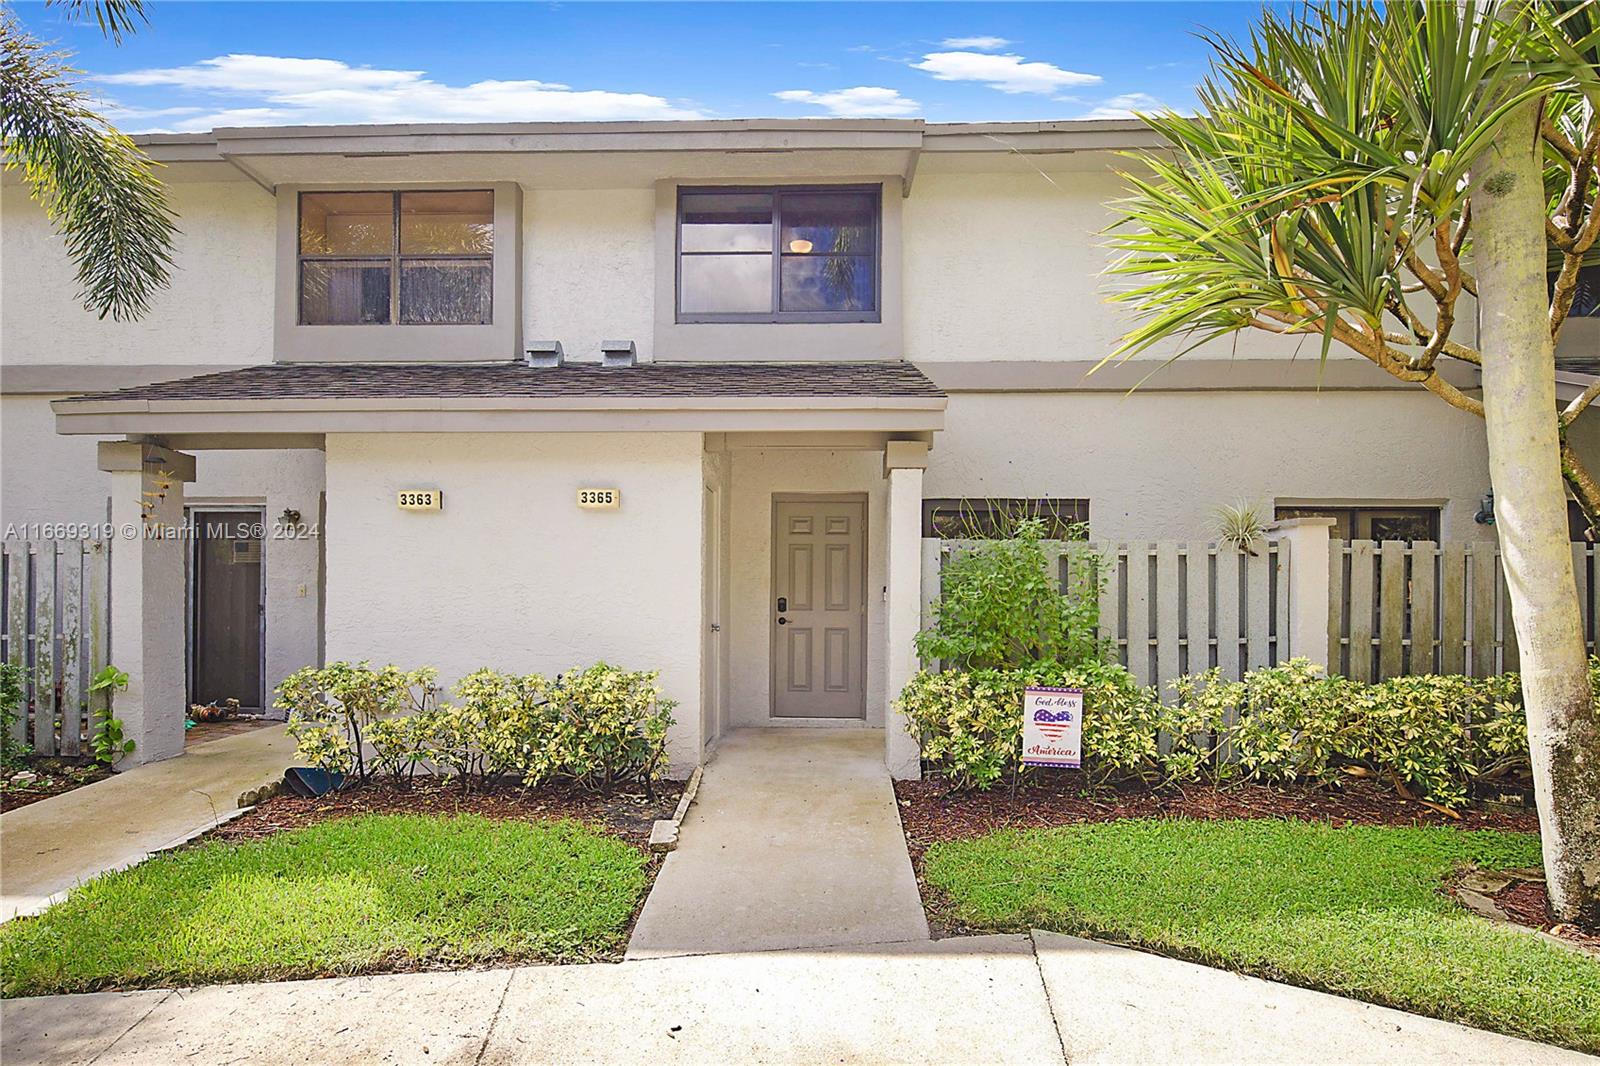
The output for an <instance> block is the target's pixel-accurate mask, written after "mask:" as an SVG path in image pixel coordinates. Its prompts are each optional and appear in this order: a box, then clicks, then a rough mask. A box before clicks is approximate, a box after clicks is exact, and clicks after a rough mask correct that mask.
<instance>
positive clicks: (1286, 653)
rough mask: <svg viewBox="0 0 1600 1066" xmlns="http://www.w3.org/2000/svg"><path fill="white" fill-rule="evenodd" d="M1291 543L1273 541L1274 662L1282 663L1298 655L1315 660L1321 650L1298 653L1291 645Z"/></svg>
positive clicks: (1292, 561)
mask: <svg viewBox="0 0 1600 1066" xmlns="http://www.w3.org/2000/svg"><path fill="white" fill-rule="evenodd" d="M1289 554H1290V553H1289V542H1288V541H1286V540H1279V541H1273V543H1272V586H1273V589H1274V592H1273V605H1272V610H1273V614H1272V661H1273V662H1282V661H1284V660H1285V659H1289V658H1293V657H1294V656H1296V655H1307V656H1308V657H1310V658H1315V657H1316V653H1317V652H1320V651H1321V650H1322V649H1321V648H1316V649H1313V650H1308V651H1306V652H1297V651H1295V650H1294V648H1293V647H1291V646H1290V644H1289V634H1290V632H1291V630H1292V628H1293V627H1291V626H1290V625H1289V608H1290V604H1289V567H1290V566H1291V565H1293V563H1294V560H1293V559H1291V558H1289Z"/></svg>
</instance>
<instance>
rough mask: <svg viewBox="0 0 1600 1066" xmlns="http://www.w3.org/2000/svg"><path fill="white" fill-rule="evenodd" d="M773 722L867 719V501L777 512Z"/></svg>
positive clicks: (796, 502) (806, 503) (835, 500)
mask: <svg viewBox="0 0 1600 1066" xmlns="http://www.w3.org/2000/svg"><path fill="white" fill-rule="evenodd" d="M772 519H773V528H772V564H773V573H772V597H773V598H772V603H771V604H769V606H770V607H771V608H772V716H773V717H774V718H864V717H865V716H866V710H867V699H866V695H867V693H866V645H867V641H866V635H867V633H866V630H867V611H866V585H867V569H866V556H867V504H866V499H865V498H864V497H821V498H815V499H777V500H774V501H773V505H772Z"/></svg>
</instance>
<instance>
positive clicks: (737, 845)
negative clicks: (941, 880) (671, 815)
mask: <svg viewBox="0 0 1600 1066" xmlns="http://www.w3.org/2000/svg"><path fill="white" fill-rule="evenodd" d="M927 939H928V923H927V920H926V919H925V918H924V917H923V912H922V898H921V896H920V895H919V894H918V892H917V879H916V875H915V874H914V873H913V872H912V870H911V858H910V856H909V855H907V853H906V840H905V834H904V833H903V831H902V830H901V828H900V812H899V808H897V807H896V806H895V801H894V788H893V787H892V786H891V784H890V782H889V772H888V771H887V770H886V769H884V765H883V731H882V730H878V729H822V728H818V729H805V728H793V729H741V730H737V731H735V732H734V733H732V734H730V735H729V736H728V737H727V739H726V740H724V741H723V743H722V744H721V745H720V746H719V747H718V748H717V753H716V757H715V758H714V759H712V761H711V763H710V764H709V765H708V766H707V767H706V771H705V777H704V779H703V780H702V781H701V784H700V793H699V797H698V799H696V801H695V805H694V806H693V807H691V808H689V814H688V817H686V818H685V819H684V822H683V828H682V830H681V831H680V834H679V838H678V849H677V850H676V851H674V852H672V853H671V854H669V855H668V856H667V860H666V862H665V863H663V864H662V867H661V872H660V874H659V875H658V876H657V877H656V882H655V885H654V887H653V888H652V889H651V890H650V898H649V899H648V900H646V901H645V905H644V910H643V911H642V912H641V913H640V915H639V921H638V924H637V925H635V926H634V930H633V939H632V940H631V941H629V943H628V958H630V959H640V958H660V957H664V956H669V955H694V954H707V953H712V952H730V951H773V950H779V949H784V948H809V947H837V946H840V945H847V944H886V943H891V942H895V941H912V940H922V941H925V940H927Z"/></svg>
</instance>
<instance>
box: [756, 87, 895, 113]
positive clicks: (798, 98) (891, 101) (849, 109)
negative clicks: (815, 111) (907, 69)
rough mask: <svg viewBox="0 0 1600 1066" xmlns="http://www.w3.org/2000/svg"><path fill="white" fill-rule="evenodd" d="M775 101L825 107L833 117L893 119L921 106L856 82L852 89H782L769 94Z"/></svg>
mask: <svg viewBox="0 0 1600 1066" xmlns="http://www.w3.org/2000/svg"><path fill="white" fill-rule="evenodd" d="M772 95H773V96H776V97H777V98H778V99H779V100H785V101H787V102H789V103H791V104H812V105H815V106H816V107H820V108H823V109H825V110H826V111H827V112H828V114H830V115H833V116H834V117H836V118H897V117H900V116H902V115H914V114H916V113H917V111H918V110H920V109H921V107H922V105H921V104H919V103H917V101H915V100H908V99H906V98H905V97H904V96H901V95H900V91H899V90H898V89H883V88H879V87H877V86H871V85H858V86H856V87H855V88H854V89H837V90H834V91H833V92H826V93H819V92H813V91H811V90H810V89H785V90H784V91H783V92H779V93H773V94H772Z"/></svg>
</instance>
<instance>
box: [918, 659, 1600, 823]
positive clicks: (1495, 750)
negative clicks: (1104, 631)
mask: <svg viewBox="0 0 1600 1066" xmlns="http://www.w3.org/2000/svg"><path fill="white" fill-rule="evenodd" d="M1596 671H1600V661H1597V662H1593V663H1591V672H1596ZM1029 685H1058V686H1065V687H1070V688H1081V689H1083V692H1084V712H1083V759H1084V769H1085V771H1087V772H1088V773H1089V775H1090V777H1091V779H1092V780H1094V781H1096V782H1103V781H1106V780H1111V779H1124V780H1125V779H1137V780H1141V781H1144V782H1146V783H1148V784H1169V783H1175V782H1188V781H1197V780H1205V781H1212V782H1221V781H1225V780H1228V779H1231V778H1239V777H1243V778H1247V779H1251V780H1256V781H1265V782H1274V783H1287V782H1293V781H1311V782H1321V783H1326V782H1329V781H1331V780H1333V779H1335V778H1336V777H1337V776H1339V775H1340V774H1341V773H1356V774H1363V775H1374V776H1378V777H1381V778H1383V779H1384V780H1386V781H1388V782H1389V783H1391V784H1392V785H1393V786H1394V787H1395V788H1396V789H1398V790H1399V791H1401V792H1402V793H1404V794H1406V795H1409V796H1413V797H1417V798H1423V797H1425V798H1427V799H1428V800H1430V801H1432V802H1434V803H1437V804H1439V805H1441V806H1444V807H1452V808H1453V807H1458V806H1461V805H1462V804H1464V803H1465V802H1466V800H1467V798H1468V796H1469V795H1470V793H1471V791H1472V788H1473V786H1474V785H1475V784H1476V783H1477V782H1479V781H1485V780H1491V779H1497V778H1501V777H1517V776H1522V775H1525V774H1526V773H1527V771H1528V737H1527V726H1526V722H1525V720H1524V718H1523V712H1522V706H1521V702H1520V701H1521V691H1520V687H1519V683H1518V679H1517V676H1516V675H1515V674H1504V675H1501V676H1498V677H1489V678H1471V677H1459V676H1436V675H1430V676H1421V677H1399V678H1394V679H1392V680H1389V681H1384V682H1381V683H1379V684H1365V683H1362V682H1359V681H1353V680H1351V679H1349V678H1344V677H1328V676H1326V675H1325V674H1324V673H1323V671H1322V668H1321V667H1320V666H1316V665H1314V664H1313V663H1311V662H1310V661H1308V660H1306V659H1294V660H1290V661H1289V662H1286V663H1283V664H1281V665H1279V666H1274V667H1270V668H1266V669H1261V670H1253V671H1251V672H1249V673H1247V674H1246V675H1245V677H1244V679H1243V680H1242V681H1232V680H1226V679H1224V678H1223V677H1222V676H1221V675H1220V673H1219V671H1217V670H1209V671H1206V672H1205V673H1202V674H1196V675H1189V676H1184V677H1180V678H1178V679H1176V680H1175V681H1173V682H1171V684H1170V685H1169V686H1168V687H1169V689H1170V692H1171V695H1172V699H1171V700H1170V701H1169V702H1166V703H1163V702H1162V701H1161V699H1160V694H1159V693H1158V692H1157V690H1156V689H1155V688H1150V687H1141V686H1140V685H1139V684H1138V683H1137V682H1136V681H1135V680H1134V678H1133V676H1132V675H1131V674H1129V673H1128V671H1127V670H1126V669H1124V668H1122V667H1121V666H1115V665H1106V664H1101V663H1089V664H1086V665H1081V666H1076V667H1063V666H1059V665H1056V664H1052V663H1041V664H1037V665H1034V666H1031V667H1027V668H1024V669H1017V670H973V671H966V672H948V673H929V672H923V673H919V674H917V675H916V676H915V677H913V678H912V679H911V681H910V683H909V684H907V685H906V687H905V689H904V691H903V692H902V693H901V694H900V699H899V702H898V706H899V708H900V710H901V711H902V713H904V714H905V715H906V717H907V719H908V720H909V721H908V728H909V729H910V730H911V732H912V733H913V734H915V735H916V736H917V737H918V738H919V739H920V740H921V743H922V753H923V758H924V759H926V760H927V761H928V762H929V763H930V764H931V765H932V768H933V769H934V770H935V771H936V772H938V773H940V774H942V775H943V776H944V777H946V778H947V779H948V780H949V782H950V783H951V784H952V786H954V787H956V788H960V789H971V788H977V789H985V788H990V787H992V786H993V785H995V784H996V783H999V782H1001V781H1007V780H1010V779H1011V776H1012V775H1013V774H1022V773H1025V772H1027V768H1025V767H1022V766H1021V765H1020V755H1021V750H1022V721H1021V718H1022V716H1021V706H1022V690H1023V689H1024V688H1025V687H1027V686H1029Z"/></svg>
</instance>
